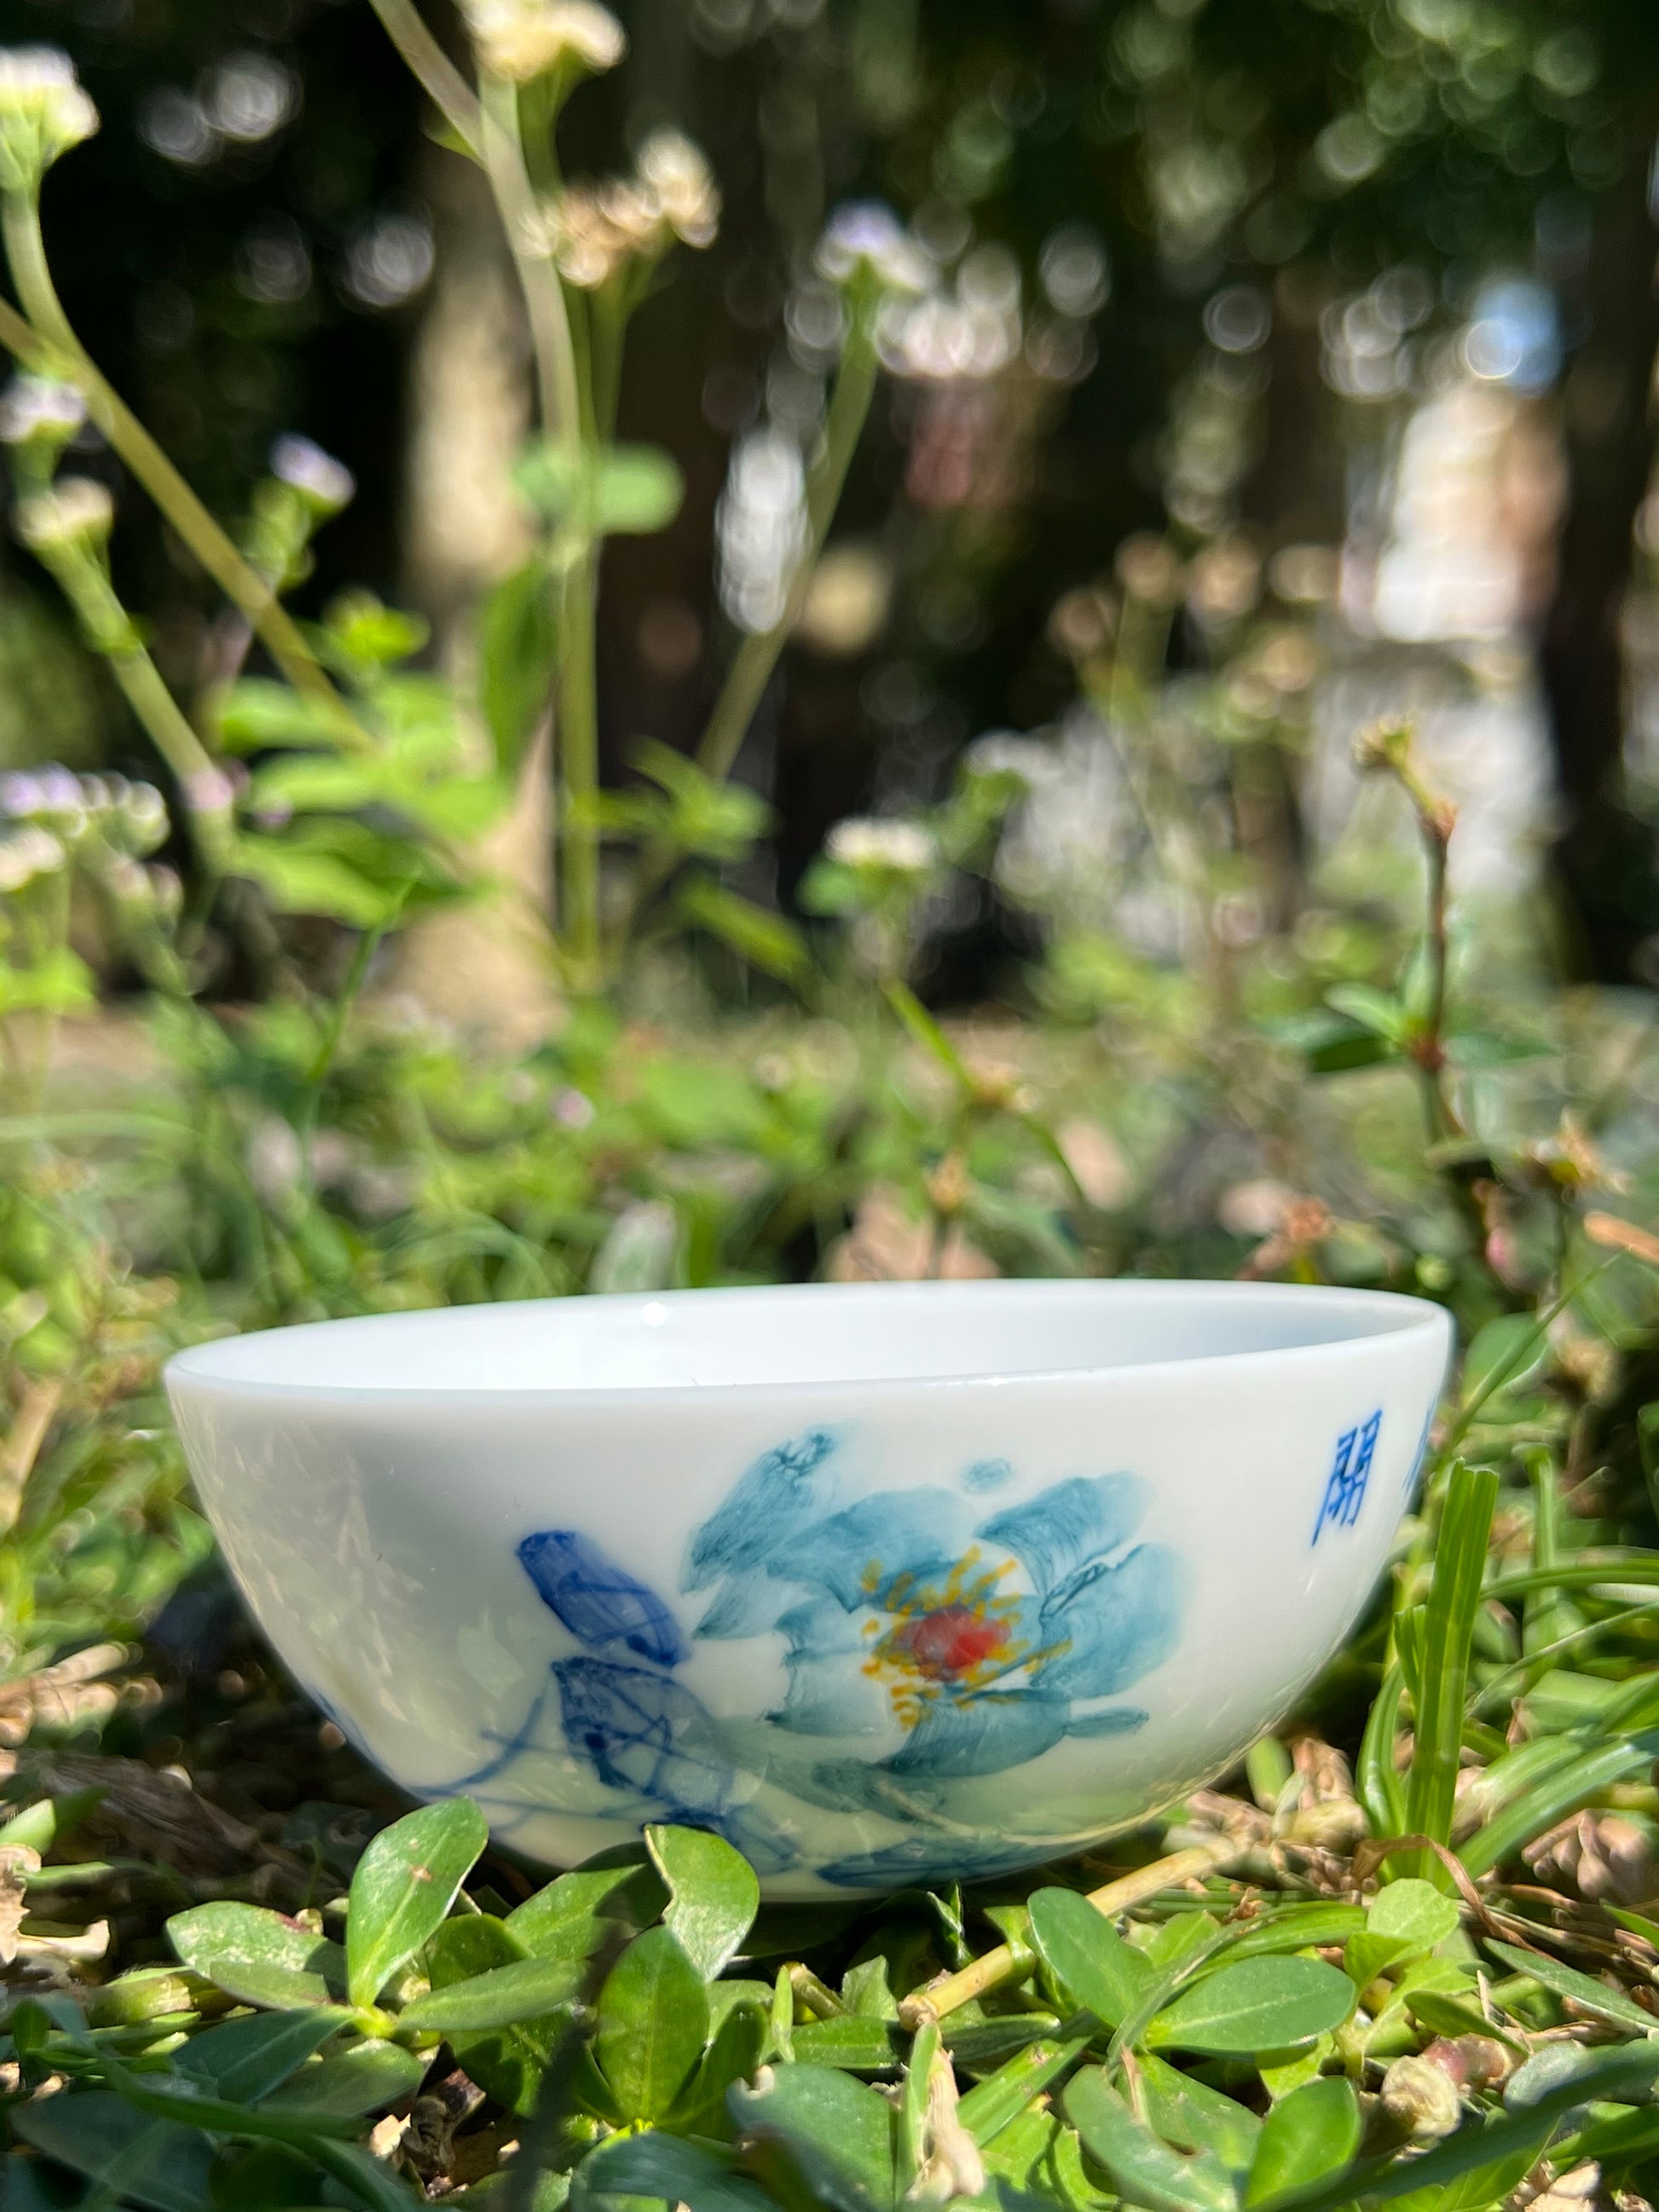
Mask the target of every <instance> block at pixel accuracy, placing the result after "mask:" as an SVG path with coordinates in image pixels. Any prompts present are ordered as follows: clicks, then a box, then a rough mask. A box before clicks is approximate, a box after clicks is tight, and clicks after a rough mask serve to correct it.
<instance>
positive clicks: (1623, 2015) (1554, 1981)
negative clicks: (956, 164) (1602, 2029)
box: [1485, 1936, 1659, 2035]
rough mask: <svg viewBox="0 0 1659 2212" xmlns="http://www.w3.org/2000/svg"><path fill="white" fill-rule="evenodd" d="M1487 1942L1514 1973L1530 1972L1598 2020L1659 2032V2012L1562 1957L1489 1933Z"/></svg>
mask: <svg viewBox="0 0 1659 2212" xmlns="http://www.w3.org/2000/svg"><path fill="white" fill-rule="evenodd" d="M1485 1940H1486V1948H1487V1950H1489V1951H1490V1952H1491V1953H1492V1956H1493V1957H1494V1958H1497V1959H1501V1960H1503V1961H1504V1965H1505V1966H1508V1967H1509V1968H1510V1970H1511V1972H1515V1973H1517V1974H1528V1975H1530V1976H1531V1978H1532V1979H1533V1980H1534V1982H1536V1983H1538V1984H1539V1985H1540V1986H1541V1988H1543V1989H1547V1990H1550V1991H1551V1992H1552V1993H1553V1995H1554V1996H1558V1997H1567V1998H1570V1999H1571V2002H1573V2003H1574V2004H1576V2005H1578V2006H1580V2007H1582V2008H1583V2010H1584V2011H1585V2012H1588V2013H1589V2014H1591V2015H1593V2016H1594V2017H1595V2019H1597V2020H1605V2021H1611V2022H1612V2024H1613V2026H1614V2027H1626V2028H1634V2029H1635V2030H1636V2031H1637V2032H1638V2034H1642V2035H1654V2034H1659V2015H1655V2014H1653V2013H1650V2012H1647V2011H1644V2008H1642V2007H1641V2006H1640V2005H1639V2004H1638V2003H1637V2002H1636V2000H1635V1998H1634V1997H1630V1996H1626V1995H1625V1993H1624V1991H1623V1990H1615V1989H1611V1988H1609V1987H1608V1985H1607V1983H1605V1982H1598V1981H1597V1980H1596V1979H1595V1977H1594V1976H1593V1975H1591V1974H1581V1973H1579V1972H1577V1971H1576V1969H1575V1968H1573V1967H1571V1966H1562V1965H1561V1964H1560V1962H1559V1960H1555V1959H1547V1958H1544V1957H1543V1956H1541V1954H1539V1953H1538V1952H1536V1951H1523V1950H1522V1948H1520V1946H1519V1945H1518V1944H1516V1943H1499V1942H1494V1941H1493V1940H1492V1937H1490V1936H1488V1937H1486V1939H1485Z"/></svg>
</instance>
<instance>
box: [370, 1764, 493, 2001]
mask: <svg viewBox="0 0 1659 2212" xmlns="http://www.w3.org/2000/svg"><path fill="white" fill-rule="evenodd" d="M488 1842H489V1827H488V1826H487V1825H486V1823H485V1820H484V1816H483V1814H482V1813H481V1812H480V1811H479V1810H478V1808H477V1806H476V1805H475V1804H473V1803H472V1802H471V1799H470V1798H466V1797H450V1798H446V1799H444V1800H442V1801H441V1802H439V1803H438V1804H435V1805H423V1806H422V1808H421V1809H420V1810H419V1812H417V1813H410V1814H405V1815H404V1818H403V1819H402V1820H396V1821H394V1822H393V1823H392V1826H391V1827H389V1828H383V1829H382V1830H381V1831H380V1834H379V1835H378V1836H376V1837H374V1838H373V1840H372V1841H371V1842H370V1844H369V1846H368V1850H366V1851H365V1852H364V1853H363V1855H362V1858H361V1859H360V1860H359V1861H358V1862H357V1871H356V1874H354V1875H353V1876H352V1877H351V1893H350V1899H349V1903H350V1912H349V1917H348V1919H347V1922H346V1970H347V1988H348V1990H349V1994H350V1997H351V2002H352V2003H353V2004H355V2005H372V2004H373V2003H374V2000H375V1998H376V1997H378V1996H380V1991H381V1990H383V1989H384V1988H385V1987H386V1984H387V1983H388V1982H389V1981H390V1980H391V1979H392V1976H393V1974H395V1973H396V1972H398V1968H399V1967H400V1966H406V1965H407V1964H408V1963H409V1961H410V1960H411V1959H412V1958H413V1957H414V1955H415V1954H416V1952H417V1951H418V1950H419V1949H420V1948H421V1946H422V1944H423V1943H425V1942H427V1941H428V1938H429V1937H431V1936H433V1935H435V1933H436V1931H437V1929H439V1928H440V1927H441V1926H442V1924H443V1923H444V1921H445V1919H446V1918H447V1917H448V1913H449V1908H450V1906H451V1905H453V1903H454V1902H455V1899H456V1895H457V1893H458V1892H459V1889H460V1887H461V1884H462V1883H463V1882H464V1881H465V1880H466V1877H467V1875H469V1874H470V1873H471V1871H472V1868H473V1865H474V1863H475V1862H476V1861H477V1857H478V1854H479V1852H480V1851H482V1850H483V1847H484V1845H485V1844H487V1843H488Z"/></svg>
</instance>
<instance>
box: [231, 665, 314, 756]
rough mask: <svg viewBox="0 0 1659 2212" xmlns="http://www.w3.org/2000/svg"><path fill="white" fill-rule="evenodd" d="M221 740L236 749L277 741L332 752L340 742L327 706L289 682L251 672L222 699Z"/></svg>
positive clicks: (253, 748)
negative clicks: (292, 686) (277, 680)
mask: <svg viewBox="0 0 1659 2212" xmlns="http://www.w3.org/2000/svg"><path fill="white" fill-rule="evenodd" d="M219 742H220V744H222V746H223V747H224V749H225V750H226V751H227V752H233V753H252V752H264V751H267V750H270V749H271V748H272V747H274V746H278V745H280V746H283V747H288V746H298V747H300V748H301V749H303V750H309V749H312V748H315V749H316V750H319V751H322V752H331V751H332V750H334V749H335V748H336V747H337V745H338V744H339V742H340V725H339V722H338V720H337V718H336V717H335V716H333V715H331V714H329V712H328V711H327V709H326V708H324V707H321V706H319V704H318V703H317V702H316V701H315V700H313V699H308V698H307V697H305V696H303V695H302V694H301V693H300V692H298V691H295V690H293V689H292V688H291V687H290V686H289V685H288V684H278V683H276V682H275V681H274V680H273V679H272V678H270V677H265V676H247V677H244V678H243V679H242V681H241V682H240V684H232V686H231V687H230V689H229V690H228V691H227V692H226V693H225V694H224V696H223V697H222V699H221V700H220V702H219Z"/></svg>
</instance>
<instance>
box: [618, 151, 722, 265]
mask: <svg viewBox="0 0 1659 2212" xmlns="http://www.w3.org/2000/svg"><path fill="white" fill-rule="evenodd" d="M635 167H637V169H638V171H639V178H640V182H641V185H643V186H644V187H645V190H646V191H647V193H648V194H649V195H650V197H651V198H652V199H653V201H654V202H655V203H656V205H657V208H658V210H659V212H660V214H661V216H662V219H663V221H664V222H665V223H666V224H667V225H668V227H669V228H670V229H671V231H672V232H673V234H674V235H675V236H676V237H677V238H678V239H680V240H683V241H684V244H685V245H687V246H709V245H712V244H713V243H714V233H715V231H716V229H717V228H718V227H719V223H720V193H719V191H717V190H716V188H715V185H714V178H713V176H712V175H711V174H710V173H709V167H708V162H707V161H705V160H704V159H703V157H702V153H701V151H700V150H699V149H697V148H696V146H694V145H693V144H692V143H691V141H690V139H689V138H688V137H685V135H684V132H682V131H653V132H652V133H651V136H650V137H648V138H647V140H646V142H645V143H644V145H642V146H641V149H640V151H639V159H638V161H637V162H636V164H635Z"/></svg>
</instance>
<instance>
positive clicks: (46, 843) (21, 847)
mask: <svg viewBox="0 0 1659 2212" xmlns="http://www.w3.org/2000/svg"><path fill="white" fill-rule="evenodd" d="M68 860H69V855H68V854H67V853H66V852H65V851H64V848H63V846H62V845H61V844H60V843H59V842H58V839H57V838H56V837H54V836H52V832H51V831H50V830H49V829H36V828H34V827H33V825H31V826H30V827H29V828H28V829H19V830H16V831H15V832H14V833H13V835H12V836H9V837H0V896H4V895H5V894H6V893H8V892H15V891H21V890H27V889H28V887H29V885H30V884H32V883H34V882H36V881H37V880H38V879H39V878H40V877H42V876H54V875H56V874H57V873H58V870H59V869H60V868H62V867H64V866H65V865H66V864H67V862H68Z"/></svg>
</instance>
